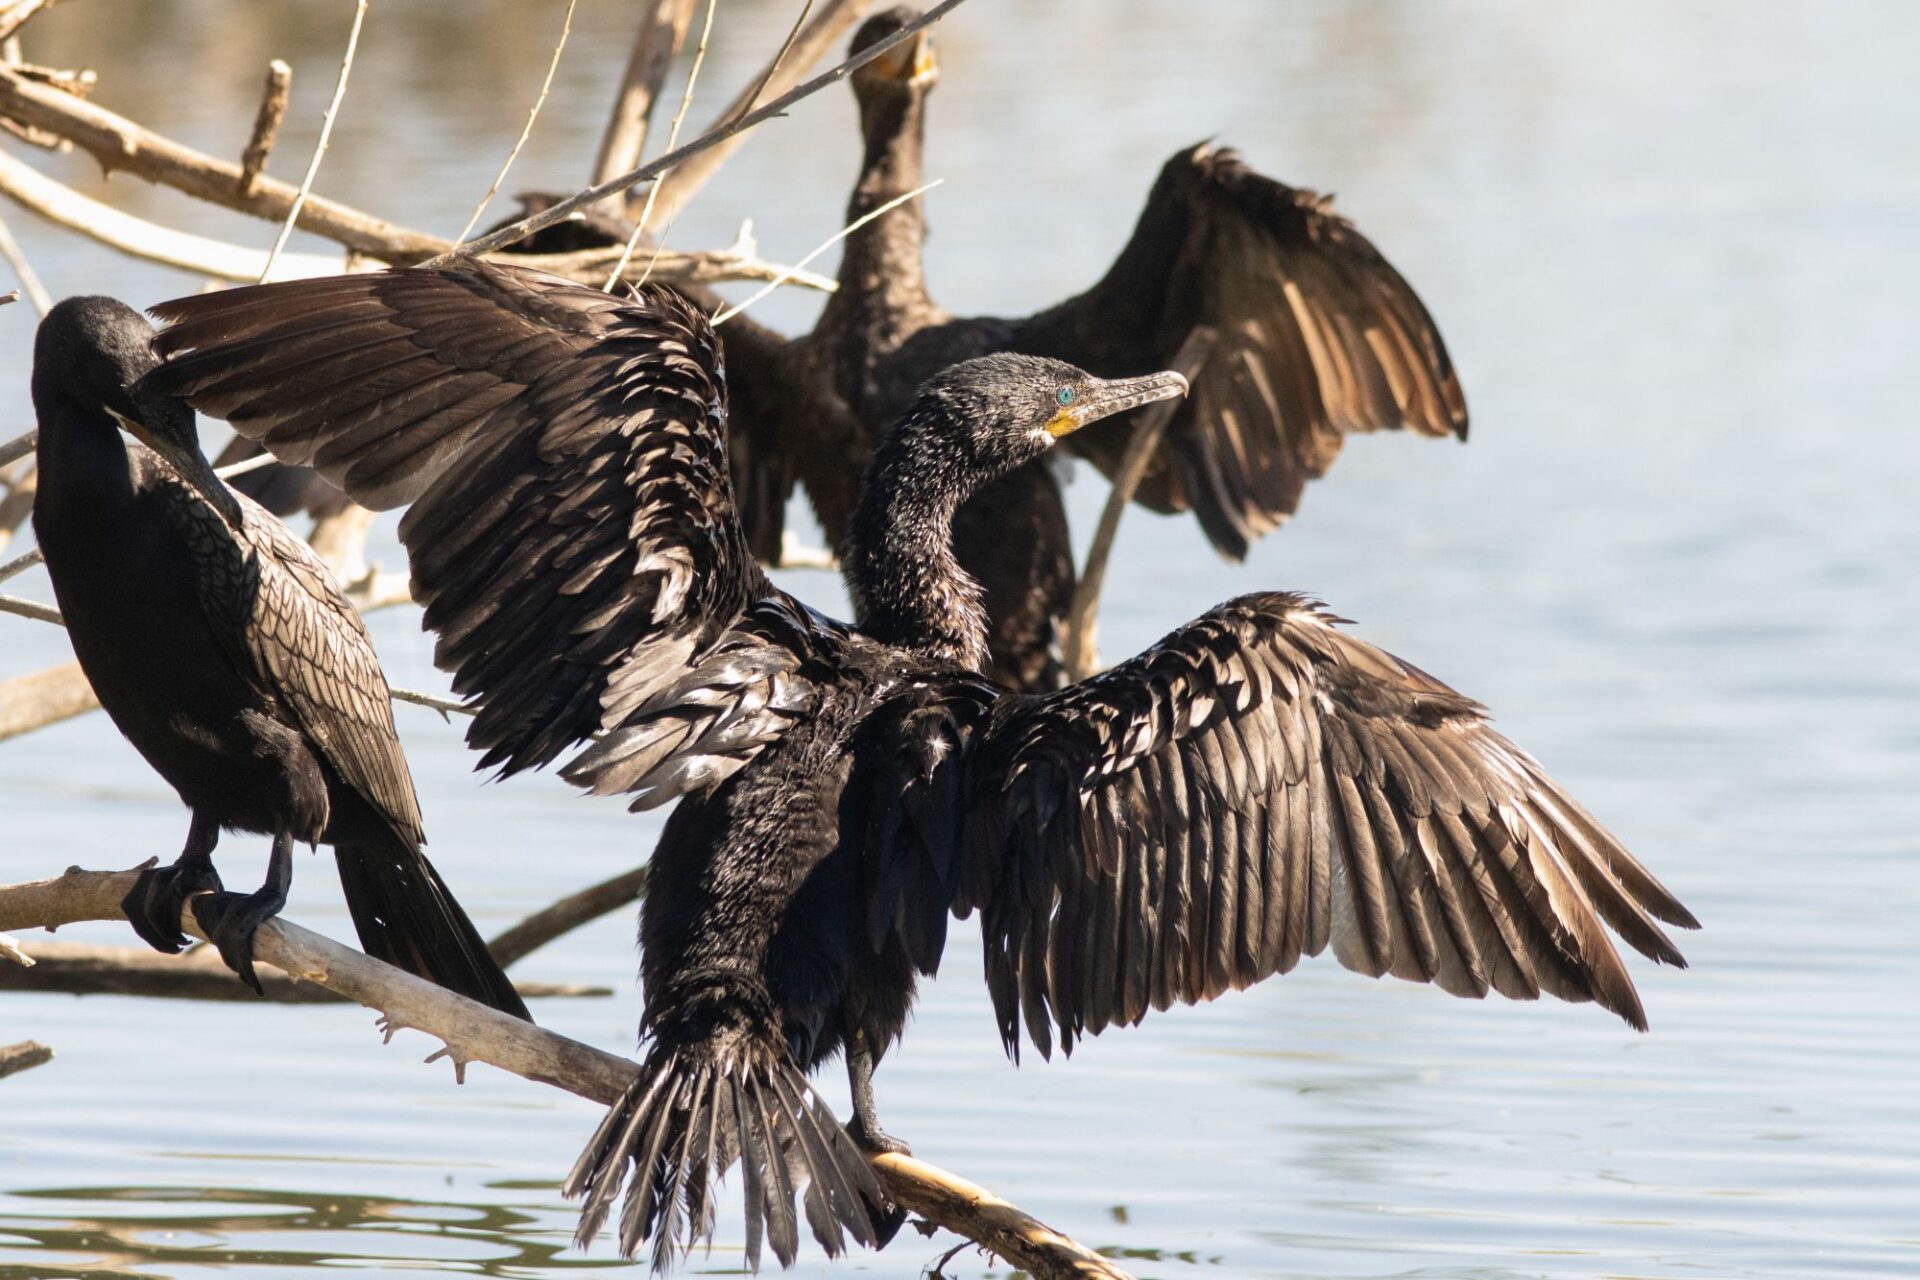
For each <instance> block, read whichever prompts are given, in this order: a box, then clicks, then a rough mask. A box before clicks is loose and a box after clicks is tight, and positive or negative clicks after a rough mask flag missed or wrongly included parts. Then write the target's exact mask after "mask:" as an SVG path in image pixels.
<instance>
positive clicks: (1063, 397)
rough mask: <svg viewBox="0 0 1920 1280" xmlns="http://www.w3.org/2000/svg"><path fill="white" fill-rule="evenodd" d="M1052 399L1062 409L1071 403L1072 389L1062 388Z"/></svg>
mask: <svg viewBox="0 0 1920 1280" xmlns="http://www.w3.org/2000/svg"><path fill="white" fill-rule="evenodd" d="M1053 398H1054V400H1055V401H1057V402H1058V403H1059V405H1060V407H1061V408H1062V409H1064V408H1066V407H1067V406H1068V405H1070V404H1072V403H1073V388H1072V387H1062V388H1060V390H1058V391H1056V392H1055V393H1054V396H1053Z"/></svg>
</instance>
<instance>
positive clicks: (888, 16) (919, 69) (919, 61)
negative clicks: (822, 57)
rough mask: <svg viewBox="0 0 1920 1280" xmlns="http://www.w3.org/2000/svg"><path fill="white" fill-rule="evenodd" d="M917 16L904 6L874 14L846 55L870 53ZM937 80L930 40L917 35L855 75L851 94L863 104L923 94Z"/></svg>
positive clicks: (923, 33) (856, 34) (928, 35)
mask: <svg viewBox="0 0 1920 1280" xmlns="http://www.w3.org/2000/svg"><path fill="white" fill-rule="evenodd" d="M919 16H920V15H919V14H918V13H917V12H915V11H914V10H913V9H911V8H909V7H907V6H906V5H901V6H899V7H898V8H894V9H889V10H887V11H886V12H885V13H876V14H874V15H873V16H872V17H871V18H868V19H867V20H866V21H865V22H863V23H861V24H860V29H859V30H858V31H856V32H854V34H853V43H852V44H851V45H850V46H848V48H847V52H848V54H849V55H852V54H857V53H859V52H860V51H861V50H863V49H871V48H872V47H873V46H874V45H876V44H878V43H880V42H881V41H882V40H885V39H886V38H887V37H888V36H890V35H892V34H893V33H894V32H896V31H898V30H900V28H902V27H904V26H906V25H907V24H908V23H910V22H912V21H913V20H914V19H915V18H918V17H919ZM939 78H940V64H939V63H938V62H936V61H935V60H934V56H933V36H932V34H931V33H929V32H926V31H920V32H916V33H915V34H914V35H913V36H912V37H911V38H910V39H907V40H902V41H901V42H900V43H899V44H897V45H895V46H893V48H891V49H889V50H887V51H886V52H885V53H883V54H881V55H880V56H879V57H877V58H875V59H874V60H873V61H872V62H869V63H868V64H867V65H866V66H864V67H861V68H860V69H859V70H858V71H855V72H854V73H853V91H854V93H856V94H857V95H859V97H860V99H861V100H862V101H863V102H864V101H866V100H867V99H869V98H874V97H880V96H883V95H899V94H902V93H908V94H915V93H925V92H926V91H927V90H928V89H930V88H932V87H933V82H934V81H936V80H938V79H939Z"/></svg>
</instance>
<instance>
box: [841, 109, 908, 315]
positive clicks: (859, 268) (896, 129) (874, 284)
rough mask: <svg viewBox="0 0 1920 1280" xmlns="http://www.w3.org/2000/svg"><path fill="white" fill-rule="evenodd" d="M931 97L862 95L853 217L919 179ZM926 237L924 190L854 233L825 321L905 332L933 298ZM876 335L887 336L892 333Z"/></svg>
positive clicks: (849, 208)
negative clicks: (862, 145)
mask: <svg viewBox="0 0 1920 1280" xmlns="http://www.w3.org/2000/svg"><path fill="white" fill-rule="evenodd" d="M926 105H927V94H926V90H925V88H924V87H923V86H907V87H902V88H899V89H893V90H887V91H883V92H878V93H873V94H869V95H863V96H862V98H861V102H860V131H861V135H862V136H863V138H864V139H865V142H866V157H865V159H864V161H863V162H862V164H861V169H860V181H859V184H858V185H856V186H855V187H854V189H853V198H852V199H851V200H849V201H848V202H847V221H848V222H855V221H858V220H859V219H861V218H863V217H865V216H866V215H868V214H869V213H872V212H873V211H874V210H875V209H878V208H879V207H880V206H881V205H883V204H885V203H886V202H887V201H889V200H894V199H898V198H899V197H900V196H903V195H905V194H907V193H908V192H909V191H913V190H915V189H916V188H918V187H919V186H921V185H922V183H923V181H924V179H923V177H922V173H923V170H922V167H921V150H922V146H923V141H924V136H925V130H926ZM925 239H926V212H925V210H924V209H923V208H922V204H921V198H920V197H919V196H915V197H914V198H913V199H911V200H908V201H906V202H905V203H903V204H900V205H897V206H895V207H894V208H892V209H889V210H887V212H885V213H883V214H881V215H880V216H879V217H877V218H875V219H874V220H873V221H872V222H869V223H867V224H866V225H865V226H863V227H861V228H860V229H859V230H857V231H855V232H853V233H852V234H851V235H849V236H848V237H847V247H846V251H845V253H844V254H843V255H842V257H841V259H840V277H839V279H840V288H839V290H838V291H837V292H836V293H834V295H833V296H832V297H831V298H829V299H828V300H827V306H826V310H825V312H824V313H823V315H822V323H823V324H825V325H828V326H829V327H831V326H833V325H836V324H839V325H847V324H858V325H860V326H862V327H868V328H872V327H878V328H880V329H882V330H884V329H886V328H888V327H889V326H891V327H894V328H898V329H901V330H902V332H900V333H899V334H896V335H894V336H896V337H904V336H905V332H904V329H905V320H906V318H907V317H908V316H910V315H911V314H913V313H914V312H916V311H918V310H920V309H922V308H925V307H927V306H929V305H930V304H929V302H928V300H927V290H926V281H925V279H924V277H923V276H922V275H921V269H920V254H921V247H922V245H923V243H924V241H925ZM877 336H879V337H881V338H882V339H884V338H886V337H887V334H885V333H884V332H883V333H881V334H879V335H877Z"/></svg>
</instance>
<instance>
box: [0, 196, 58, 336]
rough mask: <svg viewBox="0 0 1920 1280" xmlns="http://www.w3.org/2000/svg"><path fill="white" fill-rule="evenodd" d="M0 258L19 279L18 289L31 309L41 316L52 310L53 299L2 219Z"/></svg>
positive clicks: (0, 225) (0, 221)
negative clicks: (30, 304) (22, 292)
mask: <svg viewBox="0 0 1920 1280" xmlns="http://www.w3.org/2000/svg"><path fill="white" fill-rule="evenodd" d="M0 257H4V258H5V259H6V260H7V265H8V266H10V267H12V268H13V274H14V275H16V276H18V277H19V279H20V287H21V288H22V289H24V290H26V293H27V299H28V300H29V301H30V302H32V303H33V309H34V310H35V311H38V312H39V313H40V314H41V315H43V316H44V315H45V314H47V312H49V311H51V310H52V309H53V297H52V295H50V294H49V293H48V292H47V287H46V286H45V285H43V284H41V283H40V273H39V272H37V271H35V270H34V269H33V264H32V263H31V262H28V261H27V255H26V254H25V253H24V252H22V251H21V249H20V242H19V241H18V240H15V239H14V238H13V229H12V228H11V227H9V226H8V225H7V224H6V222H5V220H4V219H0Z"/></svg>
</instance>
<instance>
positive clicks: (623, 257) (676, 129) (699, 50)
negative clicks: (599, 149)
mask: <svg viewBox="0 0 1920 1280" xmlns="http://www.w3.org/2000/svg"><path fill="white" fill-rule="evenodd" d="M719 2H720V0H707V16H706V19H705V20H704V21H703V22H702V23H701V24H700V43H699V45H698V46H697V47H696V48H695V49H694V51H693V66H691V67H689V68H688V69H687V87H686V91H685V92H684V93H682V94H681V95H680V109H679V110H678V111H676V112H674V113H673V124H672V125H671V126H669V128H668V129H667V150H668V151H672V150H673V148H674V144H676V143H677V142H679V141H680V124H681V122H682V121H683V120H685V119H686V118H687V108H688V107H689V106H690V105H692V103H693V87H694V86H695V85H696V84H698V83H699V82H700V68H701V67H702V66H704V65H705V64H706V61H707V41H708V40H709V39H711V38H712V36H713V11H714V10H715V9H717V8H718V7H719ZM659 191H660V184H659V183H657V182H656V183H651V184H649V185H648V187H647V199H646V203H645V204H643V205H642V206H641V207H640V216H639V218H638V219H636V220H635V221H634V224H633V231H632V233H631V234H629V235H628V236H627V243H626V245H625V246H624V247H623V248H622V249H621V250H620V261H619V262H617V263H615V264H614V268H613V274H612V275H610V276H608V277H607V283H606V284H605V285H604V286H602V288H603V289H604V290H605V291H606V292H607V293H612V292H613V286H614V285H616V284H619V283H620V274H621V273H622V272H623V271H625V270H626V269H627V263H628V262H629V261H631V260H632V258H633V248H634V246H635V245H637V244H639V243H640V237H641V236H643V235H645V234H646V230H647V219H648V217H650V216H651V215H652V213H653V200H654V197H655V196H656V195H658V194H659ZM668 217H669V220H671V217H672V211H669V214H668ZM660 239H661V242H662V245H664V243H665V241H666V235H665V233H664V232H663V233H662V234H661V236H660ZM653 256H654V261H655V262H657V261H658V260H659V257H660V247H659V246H656V247H655V249H654V252H653ZM653 267H654V263H653V262H649V263H648V264H647V270H646V272H645V273H644V274H643V276H642V279H644V278H645V276H647V275H651V274H653Z"/></svg>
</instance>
